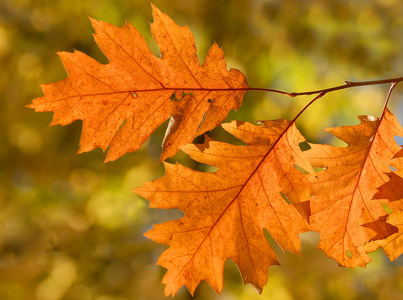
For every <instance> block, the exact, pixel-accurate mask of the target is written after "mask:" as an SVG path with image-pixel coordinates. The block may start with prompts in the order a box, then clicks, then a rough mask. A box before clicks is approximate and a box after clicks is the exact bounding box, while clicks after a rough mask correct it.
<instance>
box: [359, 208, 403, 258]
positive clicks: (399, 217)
mask: <svg viewBox="0 0 403 300" xmlns="http://www.w3.org/2000/svg"><path fill="white" fill-rule="evenodd" d="M387 222H388V224H391V225H394V226H396V227H397V229H398V231H397V232H396V233H394V234H392V235H391V236H389V237H388V238H386V239H382V240H376V241H372V242H370V243H367V244H366V245H365V246H364V250H365V252H367V253H369V252H374V251H375V250H376V249H378V248H379V247H382V248H383V251H384V252H385V254H386V255H387V256H388V257H389V258H390V260H392V261H393V260H395V259H396V258H398V257H399V256H400V255H401V254H402V253H403V211H402V210H400V211H396V212H393V213H391V214H390V215H389V216H388V217H387Z"/></svg>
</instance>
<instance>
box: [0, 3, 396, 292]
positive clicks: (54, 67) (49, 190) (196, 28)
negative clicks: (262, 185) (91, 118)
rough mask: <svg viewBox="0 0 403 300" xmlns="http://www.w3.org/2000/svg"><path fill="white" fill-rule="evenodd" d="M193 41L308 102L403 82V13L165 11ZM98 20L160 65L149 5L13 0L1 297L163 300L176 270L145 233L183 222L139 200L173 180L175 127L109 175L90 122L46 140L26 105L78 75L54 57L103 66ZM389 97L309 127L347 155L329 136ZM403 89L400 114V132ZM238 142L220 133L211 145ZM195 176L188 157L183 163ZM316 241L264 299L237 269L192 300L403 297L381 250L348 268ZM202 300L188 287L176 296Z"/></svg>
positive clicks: (248, 106) (2, 85)
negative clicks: (67, 55)
mask: <svg viewBox="0 0 403 300" xmlns="http://www.w3.org/2000/svg"><path fill="white" fill-rule="evenodd" d="M153 3H154V4H155V5H156V6H157V7H159V8H160V9H161V10H162V11H165V12H167V13H168V15H169V16H171V18H173V19H174V20H175V21H176V22H177V23H178V24H179V25H186V24H188V25H189V27H190V29H191V31H192V32H193V33H194V35H195V39H196V46H197V49H198V55H199V59H200V61H201V62H203V60H204V57H205V55H206V53H207V51H208V48H209V47H210V45H211V44H212V42H213V41H214V40H216V41H217V43H218V44H219V45H220V46H221V47H222V48H223V49H224V52H225V56H226V60H227V65H228V67H229V68H231V67H232V68H238V69H240V70H241V71H242V72H244V73H245V75H246V77H247V79H248V82H249V85H250V86H253V87H262V88H265V87H267V88H275V89H283V90H287V91H289V92H292V91H307V90H314V89H320V88H325V87H331V86H335V85H339V84H342V83H343V81H344V80H349V81H353V80H370V79H378V78H392V77H399V76H403V72H402V70H403V54H402V51H401V49H403V47H402V46H403V18H402V17H401V16H402V15H403V2H402V1H399V0H378V1H364V0H356V1H347V0H341V1H340V0H332V1H313V0H305V1H302V0H300V1H297V0H286V1H280V0H235V1H218V0H216V1H210V0H208V1H207V0H204V1H202V0H194V1H192V0H178V1H172V0H170V1H168V0H155V1H153ZM87 16H91V17H93V18H95V19H98V20H103V21H106V22H109V23H112V24H114V25H117V26H122V25H124V24H125V20H127V21H129V22H130V23H132V24H133V25H134V26H135V27H137V28H138V29H139V31H140V32H141V33H142V34H143V35H144V36H145V38H146V39H147V42H148V43H149V45H150V47H151V48H152V50H153V51H154V52H155V53H158V49H157V47H156V45H155V44H154V41H153V40H152V37H151V35H150V31H149V22H151V21H152V16H151V6H150V2H149V1H148V0H146V1H140V0H123V1H112V0H63V1H54V0H52V1H50V0H42V1H41V0H37V1H35V0H7V1H6V0H3V1H1V2H0V72H1V73H0V95H1V101H0V126H1V134H0V164H1V167H0V180H1V184H0V299H6V300H8V299H10V300H11V299H13V300H14V299H15V300H17V299H18V300H19V299H29V300H31V299H38V300H58V299H69V300H70V299H71V300H90V299H95V300H126V299H145V300H148V299H165V297H164V295H163V289H164V286H163V285H162V284H161V283H160V282H161V279H162V276H163V274H164V273H165V270H164V269H162V268H160V267H159V266H156V265H155V263H156V261H157V259H158V256H159V255H160V253H161V252H162V251H163V250H164V246H161V245H158V244H156V243H154V242H152V241H150V240H147V239H146V238H144V237H143V236H142V234H143V233H144V232H145V231H147V230H148V229H150V228H151V226H152V224H155V223H161V222H164V221H167V220H171V219H174V218H178V217H180V216H181V213H180V212H177V211H162V210H155V209H148V208H147V201H145V200H144V199H141V198H140V197H138V196H136V195H135V194H134V193H133V192H132V191H131V189H132V188H136V187H139V186H141V185H142V182H143V181H148V180H153V179H156V178H158V177H160V176H162V175H163V174H164V170H163V167H162V165H161V164H158V158H159V154H160V151H161V146H160V145H161V142H162V137H163V133H164V128H160V129H159V130H157V132H155V133H154V134H153V136H152V137H151V138H150V140H149V141H148V142H147V143H146V144H145V145H144V147H143V148H142V149H141V150H140V151H138V152H137V153H134V154H127V155H125V156H124V157H123V158H120V159H119V160H117V161H115V162H110V163H107V164H103V160H104V154H103V153H102V151H101V150H99V149H97V150H95V151H92V152H90V153H85V154H80V155H76V154H75V153H76V152H77V150H78V143H79V136H80V131H81V122H75V123H74V124H72V125H69V126H66V127H61V126H55V127H48V124H49V123H50V120H51V117H52V116H51V115H52V114H51V113H34V111H33V110H32V109H28V108H26V107H25V105H27V104H29V103H30V101H31V100H32V99H33V98H35V97H39V96H41V95H42V91H41V89H40V87H39V84H41V83H48V82H55V81H58V80H61V79H63V78H65V77H66V73H65V71H64V68H63V66H62V64H61V62H60V60H59V58H58V56H57V55H56V54H55V52H57V51H69V52H72V51H73V50H74V49H78V50H80V51H83V52H85V53H87V54H88V55H90V56H92V57H94V58H95V59H97V60H99V61H101V62H103V63H106V62H107V59H106V58H105V57H104V56H103V54H102V53H101V51H100V50H99V49H98V48H97V46H96V44H95V43H94V41H93V38H92V36H91V34H92V33H93V29H92V28H91V25H90V22H89V20H88V18H87ZM388 88H389V86H370V87H364V88H355V89H350V90H345V91H338V92H335V93H331V94H329V95H327V96H326V97H325V98H323V99H321V100H320V101H318V102H317V103H315V105H314V106H312V107H311V108H309V109H308V110H307V111H306V113H304V115H303V116H302V117H301V119H300V120H299V122H298V125H299V127H300V128H301V130H302V132H303V133H304V134H305V136H306V137H307V138H308V140H309V141H312V142H322V143H332V144H335V145H342V143H341V142H339V141H336V140H333V139H332V138H331V137H330V135H328V134H326V133H324V132H323V131H322V129H323V128H326V127H328V126H340V125H351V124H357V123H358V119H357V118H356V116H357V115H363V114H371V115H374V116H380V114H381V111H382V107H383V102H384V99H385V96H386V93H387V90H388ZM402 95H403V87H402V84H401V86H398V87H397V88H396V90H395V92H394V94H393V97H392V100H391V101H392V103H391V105H390V108H391V109H392V112H395V114H396V115H397V117H398V119H400V120H402V119H403V109H402V107H403V105H402V102H403V101H401V100H402ZM310 99H312V97H298V98H295V99H292V98H287V97H285V96H279V95H273V94H270V93H263V92H248V93H247V94H246V97H245V100H244V105H243V106H242V108H241V109H240V110H239V111H237V112H231V113H230V115H229V116H228V119H227V120H228V121H229V120H231V119H237V120H246V121H254V120H262V119H276V118H288V119H291V118H292V117H293V116H295V115H296V114H297V113H298V111H299V110H300V109H301V108H302V107H304V105H305V104H306V103H307V102H308V101H309V100H310ZM211 135H212V136H214V137H216V138H220V137H223V138H225V136H224V135H223V134H222V132H220V130H215V131H213V132H212V133H211ZM170 161H171V162H174V161H180V162H183V163H184V164H185V165H188V166H192V167H194V168H198V166H197V165H196V164H195V163H194V162H191V161H189V160H188V159H187V158H186V157H185V156H184V155H182V154H178V155H177V156H176V157H174V158H173V159H171V160H170ZM318 240H319V236H318V234H316V233H308V234H304V235H302V244H303V246H302V247H303V251H302V253H303V255H302V257H299V256H295V255H293V254H290V253H289V252H286V253H283V252H282V251H281V250H280V249H279V248H278V247H277V246H276V245H275V243H273V242H272V245H273V246H274V247H275V249H276V251H277V253H278V255H279V259H280V262H281V264H282V267H277V266H276V267H271V268H270V269H269V280H268V283H267V287H266V288H265V290H264V292H263V294H262V296H259V295H258V294H257V293H256V292H255V291H254V290H253V288H252V287H251V286H250V285H248V286H246V287H244V286H243V285H242V281H241V278H240V275H239V274H238V270H237V268H236V266H235V264H234V263H233V262H231V261H228V262H227V264H226V269H225V274H224V277H225V284H224V289H223V291H222V294H221V295H220V296H217V295H216V294H215V292H214V291H213V290H212V289H211V288H210V287H209V286H208V284H206V283H202V284H201V285H200V287H199V288H198V289H197V290H196V293H195V297H194V298H195V299H218V298H219V299H284V300H291V299H313V300H314V299H364V298H365V299H402V297H403V267H402V264H403V260H402V259H397V260H396V261H394V262H393V263H391V262H389V260H388V259H387V258H386V257H385V256H384V255H383V253H382V252H381V251H377V252H375V253H373V254H372V255H371V256H372V258H373V261H372V262H371V263H370V264H369V265H368V267H367V268H365V269H362V268H356V269H346V268H340V267H338V266H337V265H336V263H335V262H334V261H333V260H331V259H328V258H327V257H326V256H325V255H324V254H323V253H322V252H321V251H319V250H317V249H316V247H317V243H318ZM189 298H191V297H190V295H189V293H188V292H187V290H186V289H185V288H182V289H181V290H180V291H179V292H178V294H177V295H176V296H175V299H189Z"/></svg>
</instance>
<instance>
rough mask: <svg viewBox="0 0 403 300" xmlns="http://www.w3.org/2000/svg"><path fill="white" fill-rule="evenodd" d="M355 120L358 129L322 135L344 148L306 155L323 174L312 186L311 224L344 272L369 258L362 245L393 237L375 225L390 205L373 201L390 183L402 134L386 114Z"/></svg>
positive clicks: (386, 228) (318, 147) (322, 148)
mask: <svg viewBox="0 0 403 300" xmlns="http://www.w3.org/2000/svg"><path fill="white" fill-rule="evenodd" d="M359 119H360V120H361V123H360V124H359V125H355V126H344V127H337V128H329V129H326V131H328V132H330V133H332V134H333V135H335V136H336V137H338V138H339V139H341V140H343V141H345V142H346V143H347V144H348V147H344V148H343V147H333V146H329V145H316V144H311V147H312V148H311V149H310V150H308V151H306V152H304V153H305V154H306V155H307V157H308V158H309V161H310V162H311V164H312V165H313V166H315V167H323V168H325V170H323V171H321V172H319V173H317V177H318V179H317V181H316V182H315V181H313V186H314V190H315V193H316V195H314V196H313V197H312V198H311V213H312V215H311V219H310V221H311V226H312V229H313V230H315V231H318V232H319V233H320V235H321V241H320V243H319V248H321V249H323V250H324V251H325V253H326V254H327V255H328V256H329V257H332V258H334V259H335V260H336V261H337V262H338V264H339V265H341V266H347V267H355V266H365V265H366V264H367V263H368V262H369V261H370V258H369V256H368V255H367V254H366V253H365V251H364V249H363V245H364V244H365V243H366V242H368V241H370V240H371V239H374V238H375V237H376V238H381V239H382V238H386V237H388V236H389V235H391V234H392V233H394V232H395V231H394V230H393V227H392V230H391V226H381V225H380V223H379V222H380V221H379V218H380V217H382V216H385V215H386V212H385V210H384V208H383V207H382V203H385V204H388V203H389V201H388V200H372V199H373V197H374V195H375V193H376V192H377V187H379V186H381V185H382V184H384V183H385V182H387V181H388V176H387V175H386V174H385V172H387V171H390V169H389V162H390V159H391V158H392V157H393V156H394V155H395V153H396V152H398V151H399V150H400V147H399V146H398V145H397V144H396V143H395V140H394V136H395V135H402V134H403V128H402V127H401V126H400V124H399V123H398V121H397V120H396V118H395V117H394V115H393V114H392V113H390V112H389V110H387V109H385V111H384V114H383V116H382V118H381V119H376V118H374V117H370V116H360V117H359ZM365 225H366V226H365Z"/></svg>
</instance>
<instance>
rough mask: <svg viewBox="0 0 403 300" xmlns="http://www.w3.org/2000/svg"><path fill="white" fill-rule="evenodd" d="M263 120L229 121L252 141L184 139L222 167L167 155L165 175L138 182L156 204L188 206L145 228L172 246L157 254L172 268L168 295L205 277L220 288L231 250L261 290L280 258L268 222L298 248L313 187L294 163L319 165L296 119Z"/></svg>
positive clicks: (285, 243) (194, 153)
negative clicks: (173, 160) (199, 166)
mask: <svg viewBox="0 0 403 300" xmlns="http://www.w3.org/2000/svg"><path fill="white" fill-rule="evenodd" d="M262 123H263V126H255V125H252V124H249V123H245V122H235V121H234V122H232V123H229V124H223V127H224V129H225V130H226V131H228V132H230V133H231V134H233V135H234V136H235V137H237V138H239V139H241V140H242V141H244V142H245V143H247V145H246V146H234V145H230V144H226V143H222V142H217V141H212V140H210V139H208V138H206V140H205V142H204V144H202V145H194V144H190V145H187V146H184V147H181V149H182V150H183V151H184V152H185V153H187V154H189V155H190V157H191V158H192V159H194V160H196V161H199V162H201V163H204V164H208V165H211V166H216V167H218V168H219V169H218V171H216V172H214V173H203V172H197V171H194V170H191V169H188V168H185V167H183V166H181V165H180V164H175V165H172V164H168V163H165V168H166V174H165V176H163V177H162V178H160V179H157V180H155V181H152V182H146V183H145V184H144V186H143V187H141V188H137V189H136V190H135V192H136V193H137V194H139V195H141V196H142V197H144V198H146V199H147V200H149V201H150V207H154V208H164V209H171V208H178V209H180V210H182V211H183V212H184V213H185V216H184V217H183V218H181V219H179V220H175V221H171V222H167V223H163V224H159V225H155V226H154V228H153V229H152V230H150V231H148V232H147V233H146V234H145V235H146V236H147V237H149V238H150V239H152V240H154V241H156V242H158V243H161V244H166V245H169V246H170V248H169V249H168V250H166V251H165V252H164V253H163V254H162V255H161V257H160V259H159V260H158V264H159V265H161V266H163V267H164V268H166V269H168V271H167V273H166V275H165V277H164V279H163V283H165V284H166V290H165V293H166V295H169V294H175V293H176V292H177V291H178V289H179V288H180V287H181V286H182V285H186V286H187V288H188V289H189V291H190V292H191V293H192V294H193V293H194V290H195V289H196V287H197V286H198V284H199V283H200V282H201V281H202V280H206V281H207V282H208V283H209V284H210V285H211V286H212V287H213V288H214V290H215V291H216V292H217V293H219V292H220V291H221V289H222V286H223V271H224V264H225V261H226V260H227V259H228V258H230V259H232V260H233V261H234V262H235V263H236V264H237V265H238V267H239V270H240V272H241V275H242V278H243V281H244V283H245V284H246V283H251V284H252V285H253V286H254V287H255V288H256V289H257V290H258V291H259V292H261V291H262V288H263V286H264V285H265V284H266V282H267V274H268V268H269V266H270V265H273V264H278V260H277V257H276V255H275V253H274V251H273V250H272V248H271V247H270V245H269V243H268V241H267V239H266V237H265V234H264V231H263V229H264V228H266V229H267V231H268V232H269V233H270V235H271V236H272V237H273V239H274V240H275V241H276V242H277V243H278V245H279V246H280V247H281V248H282V249H284V250H290V251H292V252H294V253H300V239H299V237H298V235H299V234H300V233H302V232H306V231H308V230H309V225H308V222H307V218H308V217H309V209H307V207H309V198H310V196H311V195H312V187H311V185H310V183H309V181H308V180H307V178H306V176H305V175H303V174H302V173H301V172H300V171H299V170H297V168H296V167H295V166H294V165H298V166H300V167H301V168H303V169H305V170H307V171H308V172H311V173H314V170H313V169H312V167H311V166H310V164H309V162H308V160H307V159H306V157H305V156H304V155H303V154H302V152H301V150H300V148H299V143H301V142H303V141H304V138H303V136H302V135H301V134H300V133H299V131H298V129H297V128H296V126H295V125H294V123H292V122H289V121H286V120H275V121H266V122H262ZM282 195H284V196H286V197H287V198H288V199H287V200H285V198H284V197H283V196H282ZM293 204H295V206H294V205H293Z"/></svg>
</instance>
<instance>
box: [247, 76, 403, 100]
mask: <svg viewBox="0 0 403 300" xmlns="http://www.w3.org/2000/svg"><path fill="white" fill-rule="evenodd" d="M400 81H403V77H398V78H390V79H381V80H369V81H345V83H344V84H343V85H339V86H335V87H331V88H327V89H322V90H316V91H309V92H301V93H295V92H293V93H288V92H284V91H280V90H274V89H263V88H252V87H251V88H249V89H248V90H250V91H266V92H274V93H279V94H283V95H287V96H289V97H296V96H309V95H314V94H322V96H323V95H325V94H327V93H330V92H333V91H338V90H344V89H348V88H351V87H357V86H367V85H377V84H386V83H398V82H400Z"/></svg>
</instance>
